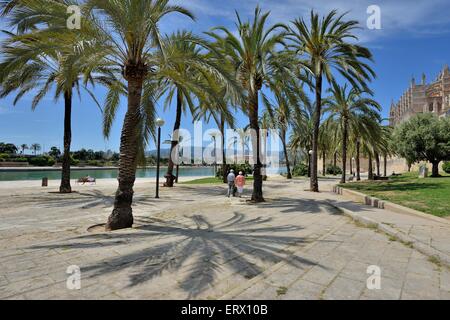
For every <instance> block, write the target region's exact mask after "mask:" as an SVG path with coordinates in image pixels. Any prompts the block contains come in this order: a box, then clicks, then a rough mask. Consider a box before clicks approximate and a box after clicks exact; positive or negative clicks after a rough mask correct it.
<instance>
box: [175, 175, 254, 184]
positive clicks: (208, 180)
mask: <svg viewBox="0 0 450 320" xmlns="http://www.w3.org/2000/svg"><path fill="white" fill-rule="evenodd" d="M245 180H246V181H253V177H246V178H245ZM214 183H223V182H222V179H219V178H216V177H208V178H201V179H196V180H191V181H185V182H181V183H180V184H214Z"/></svg>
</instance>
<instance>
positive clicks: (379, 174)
mask: <svg viewBox="0 0 450 320" xmlns="http://www.w3.org/2000/svg"><path fill="white" fill-rule="evenodd" d="M375 162H376V165H377V176H378V177H379V176H381V172H380V155H379V154H378V152H376V153H375Z"/></svg>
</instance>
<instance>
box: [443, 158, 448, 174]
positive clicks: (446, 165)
mask: <svg viewBox="0 0 450 320" xmlns="http://www.w3.org/2000/svg"><path fill="white" fill-rule="evenodd" d="M442 170H444V172H445V173H450V161H445V162H444V164H443V165H442Z"/></svg>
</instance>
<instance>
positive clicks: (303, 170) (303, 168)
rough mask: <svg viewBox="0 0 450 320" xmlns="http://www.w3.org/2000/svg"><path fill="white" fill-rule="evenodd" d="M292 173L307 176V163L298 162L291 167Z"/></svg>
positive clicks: (295, 175) (297, 175)
mask: <svg viewBox="0 0 450 320" xmlns="http://www.w3.org/2000/svg"><path fill="white" fill-rule="evenodd" d="M292 175H293V176H294V177H300V176H307V175H308V165H306V164H305V163H299V164H297V165H296V166H295V167H294V168H293V169H292Z"/></svg>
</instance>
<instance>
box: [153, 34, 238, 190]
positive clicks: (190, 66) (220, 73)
mask: <svg viewBox="0 0 450 320" xmlns="http://www.w3.org/2000/svg"><path fill="white" fill-rule="evenodd" d="M163 47H164V52H163V53H161V54H160V55H159V57H158V58H159V60H160V63H159V65H160V66H161V68H160V69H159V70H158V72H157V75H158V79H160V81H161V82H163V85H164V87H165V91H166V93H167V98H166V103H165V106H166V108H168V107H169V106H170V104H171V103H172V100H173V98H174V97H176V113H175V123H174V128H173V135H172V143H171V155H172V153H173V151H174V149H175V148H176V146H177V144H178V130H179V129H180V125H181V117H182V114H183V113H185V112H186V109H187V107H189V110H190V112H191V114H193V115H195V112H196V105H195V102H194V99H196V100H198V101H204V100H206V101H208V102H214V100H216V98H217V97H216V96H215V94H216V93H217V90H214V89H215V87H213V86H214V85H211V83H212V82H222V83H223V84H224V87H225V90H226V89H227V88H232V87H234V88H236V87H237V84H236V81H235V80H234V79H232V78H231V74H229V73H228V71H227V70H226V69H225V68H223V67H222V66H221V65H220V62H219V59H217V58H215V57H214V55H217V54H218V52H217V51H216V50H215V49H214V48H213V46H212V45H210V44H209V43H208V42H206V41H204V40H202V39H200V38H197V37H194V36H193V35H192V34H191V33H189V32H186V31H182V32H178V33H176V34H173V35H171V36H170V37H166V38H165V39H164V41H163ZM220 102H221V101H219V102H218V103H220ZM173 168H174V159H172V157H170V158H169V166H168V169H167V173H166V175H165V177H166V184H165V186H167V187H173V182H174V180H175V176H174V175H173Z"/></svg>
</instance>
